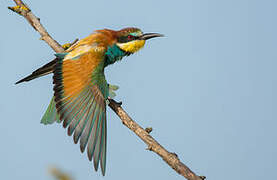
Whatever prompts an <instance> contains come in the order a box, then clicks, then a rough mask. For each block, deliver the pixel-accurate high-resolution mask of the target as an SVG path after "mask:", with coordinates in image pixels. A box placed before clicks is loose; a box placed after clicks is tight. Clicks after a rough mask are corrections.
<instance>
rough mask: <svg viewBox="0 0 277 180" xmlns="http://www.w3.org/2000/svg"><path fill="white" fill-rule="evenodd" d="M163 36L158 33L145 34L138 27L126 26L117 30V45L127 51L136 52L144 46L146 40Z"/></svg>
mask: <svg viewBox="0 0 277 180" xmlns="http://www.w3.org/2000/svg"><path fill="white" fill-rule="evenodd" d="M162 36H163V35H162V34H158V33H145V34H144V33H143V32H142V31H141V30H140V29H138V28H124V29H121V30H119V31H116V45H117V46H118V47H119V48H120V49H121V50H123V51H125V52H127V53H135V52H137V51H139V50H140V49H141V48H143V46H144V44H145V41H146V40H148V39H151V38H155V37H162Z"/></svg>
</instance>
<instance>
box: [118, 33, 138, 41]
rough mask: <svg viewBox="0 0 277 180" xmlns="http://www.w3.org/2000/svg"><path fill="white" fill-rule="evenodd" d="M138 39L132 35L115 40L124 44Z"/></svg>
mask: <svg viewBox="0 0 277 180" xmlns="http://www.w3.org/2000/svg"><path fill="white" fill-rule="evenodd" d="M138 38H139V37H137V36H133V35H130V34H129V35H127V36H121V37H119V38H118V39H117V41H118V42H119V43H126V42H130V41H133V40H136V39H138Z"/></svg>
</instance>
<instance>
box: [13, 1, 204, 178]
mask: <svg viewBox="0 0 277 180" xmlns="http://www.w3.org/2000/svg"><path fill="white" fill-rule="evenodd" d="M13 1H14V2H15V3H16V5H17V6H15V7H8V8H9V9H10V10H12V11H14V12H16V13H18V14H19V15H21V16H23V17H24V18H25V19H26V20H27V21H28V22H29V23H30V25H31V26H32V27H33V28H34V29H35V30H36V31H38V32H39V33H40V35H41V38H40V39H42V40H44V41H45V42H46V43H47V44H48V45H49V46H50V47H51V48H52V49H53V50H54V51H55V52H56V53H61V52H63V51H64V49H63V47H62V46H61V45H60V44H59V43H58V42H57V41H55V40H54V39H53V38H52V37H51V36H50V35H49V33H48V32H47V31H46V29H45V28H44V27H43V26H42V24H41V23H40V19H39V18H37V17H36V16H35V15H34V14H33V13H32V12H31V10H30V8H29V7H28V6H27V5H26V4H25V3H24V2H22V1H21V0H13ZM109 102H110V103H109V107H110V108H111V109H112V110H113V111H114V112H115V113H116V114H117V115H118V117H119V118H120V119H121V121H122V123H123V124H124V125H125V126H127V127H128V128H129V129H130V130H131V131H133V132H134V133H135V134H136V135H137V136H138V137H139V138H140V139H141V140H143V141H144V143H145V144H146V145H147V146H148V148H147V149H148V150H150V151H153V152H155V153H156V154H157V155H159V156H160V157H161V158H162V159H163V160H164V161H165V162H166V163H167V164H168V165H169V166H170V167H171V168H172V169H174V170H175V171H176V172H177V173H179V174H180V175H182V176H184V177H185V178H186V179H188V180H204V179H205V178H206V177H205V176H197V175H196V174H195V173H194V172H192V171H191V170H190V169H189V168H188V167H187V166H186V165H185V164H183V163H182V162H181V161H180V159H179V158H178V156H177V154H175V153H171V152H169V151H167V150H166V149H165V148H164V147H163V146H162V145H160V144H159V143H158V142H157V141H156V140H155V139H154V138H153V137H152V136H151V135H150V134H149V133H150V132H151V130H150V131H149V129H147V130H145V129H143V128H142V127H141V126H140V125H138V124H137V123H136V122H135V121H134V120H132V118H131V117H130V116H129V115H128V114H127V113H126V112H125V111H124V109H123V108H122V107H121V104H122V103H118V102H116V101H115V100H113V99H109Z"/></svg>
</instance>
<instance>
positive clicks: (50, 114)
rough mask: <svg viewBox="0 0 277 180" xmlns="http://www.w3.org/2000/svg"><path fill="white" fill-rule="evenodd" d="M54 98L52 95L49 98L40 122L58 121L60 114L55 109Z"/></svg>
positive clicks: (50, 122)
mask: <svg viewBox="0 0 277 180" xmlns="http://www.w3.org/2000/svg"><path fill="white" fill-rule="evenodd" d="M54 99H55V98H54V97H52V99H51V102H50V104H49V106H48V108H47V110H46V112H45V113H44V115H43V117H42V119H41V121H40V122H41V123H42V124H45V125H47V124H52V123H54V122H58V123H60V122H61V121H60V116H59V114H58V112H57V109H56V103H55V100H54Z"/></svg>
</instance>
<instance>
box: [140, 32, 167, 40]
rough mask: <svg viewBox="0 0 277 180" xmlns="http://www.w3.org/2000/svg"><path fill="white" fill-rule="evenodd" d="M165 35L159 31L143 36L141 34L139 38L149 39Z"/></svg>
mask: <svg viewBox="0 0 277 180" xmlns="http://www.w3.org/2000/svg"><path fill="white" fill-rule="evenodd" d="M163 36H164V35H162V34H159V33H145V34H143V35H142V36H140V38H139V39H141V40H147V39H151V38H155V37H163Z"/></svg>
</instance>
